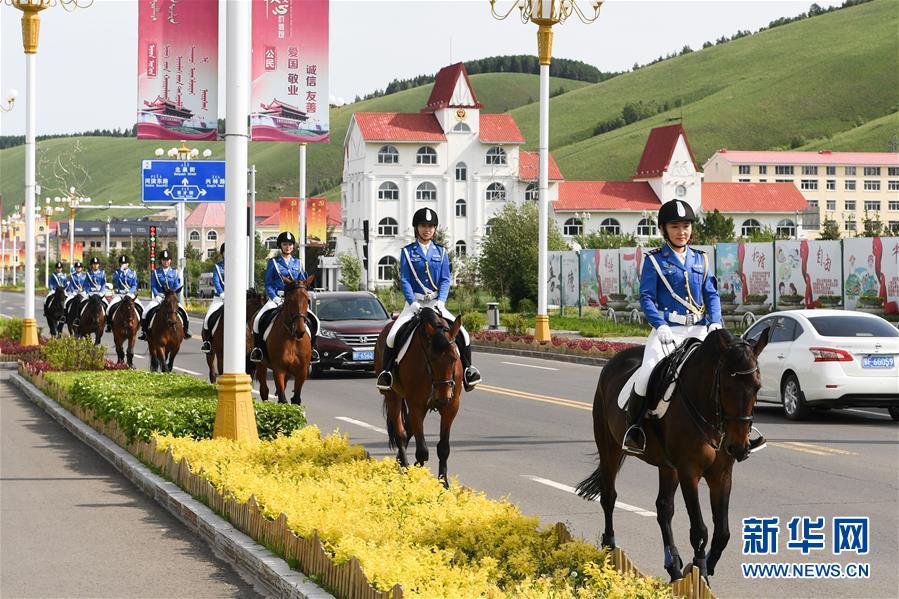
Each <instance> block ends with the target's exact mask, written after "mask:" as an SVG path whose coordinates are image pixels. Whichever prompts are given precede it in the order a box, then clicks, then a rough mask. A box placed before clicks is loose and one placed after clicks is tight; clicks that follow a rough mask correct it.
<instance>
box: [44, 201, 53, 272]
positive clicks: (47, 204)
mask: <svg viewBox="0 0 899 599" xmlns="http://www.w3.org/2000/svg"><path fill="white" fill-rule="evenodd" d="M51 202H52V200H50V198H44V287H46V288H47V289H49V288H50V217H51V216H53V206H52V205H51Z"/></svg>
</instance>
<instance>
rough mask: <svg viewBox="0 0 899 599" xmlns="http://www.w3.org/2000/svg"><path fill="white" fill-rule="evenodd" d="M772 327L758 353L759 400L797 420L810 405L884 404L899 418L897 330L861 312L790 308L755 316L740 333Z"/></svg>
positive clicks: (751, 335)
mask: <svg viewBox="0 0 899 599" xmlns="http://www.w3.org/2000/svg"><path fill="white" fill-rule="evenodd" d="M769 327H773V329H772V330H771V333H769V335H770V339H769V341H768V345H767V347H765V349H764V350H762V353H761V355H759V371H760V372H761V376H762V388H761V389H760V390H759V392H758V401H759V402H767V403H778V404H782V405H783V409H784V413H785V414H786V416H787V418H790V419H793V420H801V419H802V418H805V417H806V416H808V414H809V412H810V410H811V409H812V408H848V407H879V408H887V409H888V410H889V412H890V416H892V417H893V420H899V331H897V330H896V328H895V327H894V326H892V325H891V324H890V323H889V322H887V321H886V320H884V319H883V318H880V317H879V316H875V315H873V314H867V313H864V312H853V311H848V310H847V311H844V310H789V311H783V312H773V313H771V314H768V315H766V316H765V317H764V318H761V319H759V320H758V321H756V323H755V324H753V325H752V326H751V327H750V328H749V329H748V330H747V331H746V332H745V333H744V334H743V338H744V339H747V340H755V339H758V337H759V335H761V334H762V331H764V330H765V329H766V328H769Z"/></svg>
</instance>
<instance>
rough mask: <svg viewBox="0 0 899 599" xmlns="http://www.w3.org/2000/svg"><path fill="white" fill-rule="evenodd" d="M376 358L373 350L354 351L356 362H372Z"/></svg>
mask: <svg viewBox="0 0 899 599" xmlns="http://www.w3.org/2000/svg"><path fill="white" fill-rule="evenodd" d="M374 359H375V352H373V351H354V352H353V361H356V362H366V361H367V362H372V361H374Z"/></svg>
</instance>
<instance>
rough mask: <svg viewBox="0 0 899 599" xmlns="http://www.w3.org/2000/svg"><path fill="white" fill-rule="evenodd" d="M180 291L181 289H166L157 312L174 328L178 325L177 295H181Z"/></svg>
mask: <svg viewBox="0 0 899 599" xmlns="http://www.w3.org/2000/svg"><path fill="white" fill-rule="evenodd" d="M181 289H182V288H181V287H179V288H178V289H166V290H165V295H164V296H163V298H162V301H161V302H160V304H159V311H160V312H161V313H162V314H163V315H164V318H165V319H166V320H168V322H169V326H171V327H175V325H177V324H178V318H179V317H178V295H179V294H180V293H181Z"/></svg>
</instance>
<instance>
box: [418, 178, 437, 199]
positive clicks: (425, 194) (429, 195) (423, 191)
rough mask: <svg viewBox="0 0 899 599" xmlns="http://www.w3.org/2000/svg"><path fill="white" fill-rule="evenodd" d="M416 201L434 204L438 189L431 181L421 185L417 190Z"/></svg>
mask: <svg viewBox="0 0 899 599" xmlns="http://www.w3.org/2000/svg"><path fill="white" fill-rule="evenodd" d="M415 199H416V200H422V201H425V202H434V201H436V200H437V187H436V186H435V185H434V184H433V183H431V182H430V181H425V182H424V183H419V185H418V187H417V188H416V189H415Z"/></svg>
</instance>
